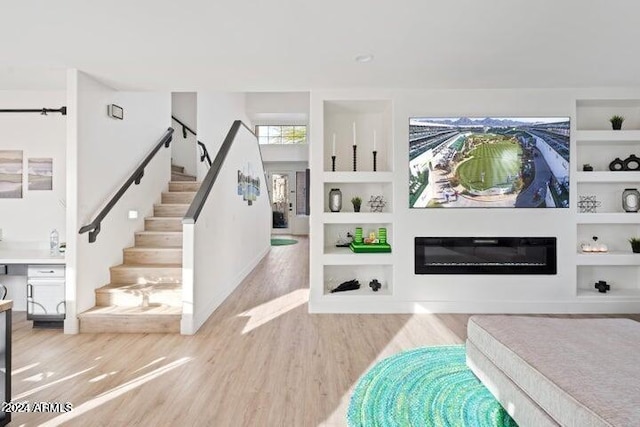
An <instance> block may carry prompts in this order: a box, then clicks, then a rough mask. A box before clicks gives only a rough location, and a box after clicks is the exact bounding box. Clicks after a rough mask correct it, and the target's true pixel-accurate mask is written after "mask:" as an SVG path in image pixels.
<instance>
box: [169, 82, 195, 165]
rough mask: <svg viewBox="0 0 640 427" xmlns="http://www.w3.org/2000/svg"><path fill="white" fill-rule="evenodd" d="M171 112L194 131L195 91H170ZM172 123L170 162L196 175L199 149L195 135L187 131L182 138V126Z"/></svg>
mask: <svg viewBox="0 0 640 427" xmlns="http://www.w3.org/2000/svg"><path fill="white" fill-rule="evenodd" d="M171 114H173V115H174V116H176V117H177V118H178V119H179V120H180V121H181V122H182V123H184V124H186V125H187V126H189V128H191V129H192V130H194V131H196V129H198V122H197V119H198V114H197V94H196V93H195V92H174V93H172V94H171ZM172 123H173V125H172V126H173V127H174V128H175V130H176V132H175V134H174V136H173V142H172V143H171V162H172V163H173V164H174V165H178V166H184V171H185V173H186V174H189V175H193V176H197V174H198V165H197V163H198V162H199V159H198V157H199V156H198V153H199V152H200V149H199V148H198V146H197V144H196V137H195V136H194V135H193V134H191V133H189V132H187V137H186V138H184V137H183V134H182V126H180V125H179V124H178V123H177V122H175V121H173V122H172Z"/></svg>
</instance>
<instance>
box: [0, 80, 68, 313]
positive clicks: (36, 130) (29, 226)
mask: <svg viewBox="0 0 640 427" xmlns="http://www.w3.org/2000/svg"><path fill="white" fill-rule="evenodd" d="M65 102H66V96H65V92H64V91H0V108H2V109H14V108H29V109H31V108H43V107H46V108H59V107H61V106H63V105H65ZM66 120H67V118H66V116H63V115H61V114H58V113H51V114H49V115H47V116H43V115H40V114H36V113H24V114H23V113H15V114H14V113H5V114H0V150H22V155H23V171H24V174H23V180H22V198H21V199H0V229H1V230H2V241H1V242H0V247H16V246H24V247H42V248H48V246H49V233H50V232H51V230H53V229H57V230H58V232H59V234H60V242H65V241H66V223H65V204H66V160H65V145H66ZM33 157H46V158H52V159H53V189H52V190H51V191H44V190H42V191H35V190H34V191H30V190H29V189H28V159H29V158H33ZM25 274H26V273H25ZM0 282H1V283H2V284H4V285H5V286H7V290H8V292H7V298H8V299H13V301H14V303H13V309H14V310H16V311H24V310H26V276H23V275H16V276H13V275H12V276H5V277H2V276H0Z"/></svg>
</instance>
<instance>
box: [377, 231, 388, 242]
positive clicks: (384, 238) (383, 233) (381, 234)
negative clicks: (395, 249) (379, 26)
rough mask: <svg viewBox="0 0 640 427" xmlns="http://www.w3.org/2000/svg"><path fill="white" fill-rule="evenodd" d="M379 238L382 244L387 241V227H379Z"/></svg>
mask: <svg viewBox="0 0 640 427" xmlns="http://www.w3.org/2000/svg"><path fill="white" fill-rule="evenodd" d="M378 240H379V241H380V243H381V244H385V243H387V229H386V228H379V229H378Z"/></svg>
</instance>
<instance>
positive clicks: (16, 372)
mask: <svg viewBox="0 0 640 427" xmlns="http://www.w3.org/2000/svg"><path fill="white" fill-rule="evenodd" d="M38 365H40V362H36V363H32V364H31V365H27V366H24V367H22V368H18V369H12V370H11V375H18V374H21V373H23V372H25V371H28V370H29V369H31V368H35V367H36V366H38ZM2 372H4V369H2Z"/></svg>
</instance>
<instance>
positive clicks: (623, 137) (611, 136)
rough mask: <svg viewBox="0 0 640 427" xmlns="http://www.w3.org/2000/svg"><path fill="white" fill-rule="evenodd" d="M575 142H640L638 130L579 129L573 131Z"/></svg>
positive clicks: (580, 143) (581, 143) (639, 131)
mask: <svg viewBox="0 0 640 427" xmlns="http://www.w3.org/2000/svg"><path fill="white" fill-rule="evenodd" d="M574 136H575V139H576V144H578V145H583V144H584V145H590V144H598V145H600V144H605V145H606V144H607V143H616V144H640V130H579V131H576V132H575V135H574Z"/></svg>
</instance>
